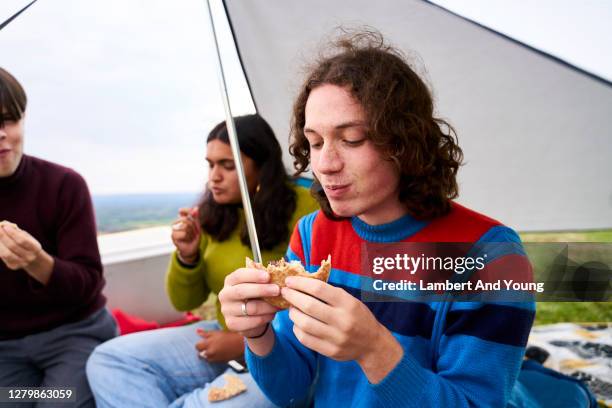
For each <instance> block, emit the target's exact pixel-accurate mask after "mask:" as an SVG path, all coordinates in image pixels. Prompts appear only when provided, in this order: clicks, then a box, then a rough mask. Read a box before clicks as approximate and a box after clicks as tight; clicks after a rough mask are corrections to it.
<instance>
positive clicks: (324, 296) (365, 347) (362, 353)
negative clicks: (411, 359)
mask: <svg viewBox="0 0 612 408" xmlns="http://www.w3.org/2000/svg"><path fill="white" fill-rule="evenodd" d="M285 284H286V285H287V287H285V288H283V289H282V296H283V297H284V298H285V299H286V300H287V301H288V302H289V303H291V304H292V307H291V308H290V309H289V318H290V319H291V320H292V321H293V323H294V325H293V332H294V334H295V336H296V338H297V339H298V340H299V341H300V343H302V344H303V345H304V346H306V347H308V348H310V349H311V350H314V351H316V352H318V353H320V354H323V355H324V356H327V357H329V358H332V359H334V360H338V361H349V360H354V361H356V362H357V363H358V364H359V365H360V366H361V369H362V370H363V372H364V373H365V374H366V376H367V377H368V380H370V382H372V383H378V382H380V381H381V380H382V379H383V378H384V377H385V376H386V375H387V374H388V373H389V372H390V371H391V370H392V369H393V368H394V367H395V366H396V365H397V363H398V362H399V361H400V360H401V358H402V356H403V354H404V351H403V349H402V346H401V345H400V344H399V342H398V341H397V340H396V339H395V337H393V335H392V334H391V332H390V331H389V330H387V329H386V328H385V327H384V326H383V325H381V324H380V323H379V322H378V321H377V320H376V318H375V317H374V315H373V314H372V312H371V311H370V310H369V309H368V308H367V306H366V305H365V304H363V303H362V302H360V301H359V300H357V299H356V298H355V297H353V296H352V295H350V294H348V293H347V292H346V291H344V290H343V289H341V288H337V287H335V286H332V285H329V284H328V283H325V282H321V281H319V280H317V279H309V278H304V277H299V276H291V277H288V278H287V279H286V280H285Z"/></svg>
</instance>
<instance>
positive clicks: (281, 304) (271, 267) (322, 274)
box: [246, 255, 331, 309]
mask: <svg viewBox="0 0 612 408" xmlns="http://www.w3.org/2000/svg"><path fill="white" fill-rule="evenodd" d="M246 267H247V268H254V269H261V270H264V271H268V273H269V274H270V283H274V284H276V285H278V286H280V287H281V288H283V287H285V286H286V285H285V278H287V276H304V277H306V278H313V279H318V280H320V281H323V282H327V279H329V273H330V271H331V255H329V256H328V257H327V259H324V260H323V261H321V266H320V267H319V270H318V271H317V272H315V273H308V272H306V270H305V269H304V267H303V266H302V264H301V263H299V262H298V261H291V262H286V261H285V260H284V259H281V260H280V261H273V262H270V263H269V264H268V266H267V267H264V266H263V265H262V264H260V263H259V262H254V261H253V260H251V259H250V258H248V257H247V259H246ZM263 300H265V301H266V302H268V303H269V304H271V305H272V306H276V307H278V308H279V309H287V308H288V307H289V306H291V305H290V304H289V302H287V301H286V300H285V299H284V298H283V297H282V296H274V297H264V298H263Z"/></svg>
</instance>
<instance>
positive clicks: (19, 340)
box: [0, 68, 117, 407]
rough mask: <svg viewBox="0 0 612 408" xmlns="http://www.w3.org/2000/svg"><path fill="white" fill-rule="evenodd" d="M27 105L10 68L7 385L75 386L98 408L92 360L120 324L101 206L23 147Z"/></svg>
mask: <svg viewBox="0 0 612 408" xmlns="http://www.w3.org/2000/svg"><path fill="white" fill-rule="evenodd" d="M26 104H27V97H26V94H25V92H24V90H23V88H22V86H21V85H20V84H19V82H18V81H17V80H16V79H15V78H14V77H13V76H12V75H11V74H10V73H9V72H7V71H6V70H4V69H2V68H0V387H25V386H28V387H59V388H66V387H73V388H74V391H75V392H74V393H73V396H72V399H71V401H72V402H73V403H75V402H76V404H75V405H76V406H79V407H86V406H92V407H93V406H94V400H93V397H92V396H91V391H90V389H89V385H88V384H87V378H86V376H85V363H86V361H87V358H88V356H89V354H90V352H91V351H92V350H93V349H94V348H95V347H96V346H97V345H98V344H100V343H102V342H104V341H106V340H108V339H110V338H112V337H114V336H115V335H116V332H117V329H116V325H115V322H114V320H113V318H112V316H111V315H110V314H109V313H108V311H107V310H106V309H105V307H104V305H105V302H106V300H105V298H104V296H103V295H102V293H101V291H102V288H103V287H104V278H103V277H102V263H101V261H100V253H99V251H98V244H97V238H96V225H95V219H94V213H93V206H92V203H91V197H90V194H89V191H88V188H87V185H86V184H85V181H84V180H83V178H82V177H81V176H80V175H79V174H78V173H76V172H75V171H73V170H71V169H68V168H66V167H63V166H60V165H57V164H54V163H51V162H48V161H45V160H42V159H38V158H36V157H32V156H28V155H25V154H24V153H23V139H24V121H25V112H26ZM19 406H25V405H23V404H21V403H20V404H19ZM38 406H42V405H40V404H39V405H38Z"/></svg>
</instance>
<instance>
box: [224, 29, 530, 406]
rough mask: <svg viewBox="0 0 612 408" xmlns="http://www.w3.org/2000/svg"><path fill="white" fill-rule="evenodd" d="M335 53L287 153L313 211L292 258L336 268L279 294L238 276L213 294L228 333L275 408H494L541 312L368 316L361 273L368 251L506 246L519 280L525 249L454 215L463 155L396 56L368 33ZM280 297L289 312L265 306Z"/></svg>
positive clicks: (387, 305)
mask: <svg viewBox="0 0 612 408" xmlns="http://www.w3.org/2000/svg"><path fill="white" fill-rule="evenodd" d="M336 45H337V47H336V48H334V51H335V52H334V53H333V54H332V55H328V56H325V57H323V58H322V59H321V60H320V61H318V62H317V63H316V65H315V66H314V67H313V68H312V69H311V70H310V73H309V75H308V76H307V79H306V81H305V82H304V85H303V86H302V88H301V90H300V92H299V94H298V97H297V100H296V103H295V105H294V110H293V119H292V127H291V129H292V144H291V153H292V154H293V156H294V157H295V167H296V169H297V173H298V174H299V173H301V172H303V171H305V170H306V169H307V168H308V167H310V168H311V169H312V171H313V173H314V175H315V177H316V181H315V183H314V185H313V189H314V192H315V194H316V195H317V197H318V199H319V202H320V204H321V207H322V211H317V212H315V213H313V214H310V215H308V216H306V217H304V218H302V219H301V220H300V221H299V223H298V225H297V226H296V228H295V230H294V232H293V235H292V238H291V241H290V244H289V248H288V250H287V254H286V257H287V258H288V259H289V260H294V261H299V262H301V263H302V264H303V265H304V267H305V269H306V270H307V271H311V272H312V271H316V269H317V267H318V265H319V264H320V263H321V261H322V260H324V259H327V257H328V255H331V262H332V268H333V269H332V271H331V273H330V276H329V280H328V282H327V283H325V282H321V281H319V280H317V279H308V278H304V277H290V278H287V279H286V281H285V285H286V287H282V289H279V287H278V286H276V285H274V284H271V283H268V282H269V280H268V279H269V277H266V276H260V275H261V270H258V269H250V268H241V269H238V270H236V271H235V272H233V273H232V274H230V275H229V276H228V277H227V278H226V281H225V286H224V287H223V290H222V291H221V292H220V294H219V299H220V301H221V305H222V308H223V311H224V314H225V321H226V323H227V326H228V327H229V328H230V329H231V330H234V331H237V332H239V333H241V334H242V335H244V336H245V338H246V339H247V351H246V357H247V363H248V366H249V369H250V370H251V373H252V375H253V378H254V379H255V381H256V382H257V384H258V385H259V386H260V387H261V389H262V391H263V392H264V393H265V394H266V395H267V396H268V397H269V398H270V399H271V400H272V401H273V402H274V403H276V404H278V405H286V404H287V403H289V401H291V400H294V399H300V398H303V397H304V396H305V395H308V393H309V392H313V395H314V401H315V405H316V406H322V407H332V406H342V407H400V406H401V407H434V406H435V407H437V406H449V407H467V406H483V407H485V406H486V407H503V406H505V405H506V401H507V399H508V396H509V391H510V390H511V388H512V386H513V384H514V382H515V379H516V377H517V374H518V371H519V367H520V364H521V360H522V357H523V353H524V347H525V344H526V341H527V336H528V334H529V330H530V328H531V324H532V321H533V317H534V304H533V303H532V302H529V301H527V302H522V303H521V302H517V303H512V304H510V303H507V304H501V303H486V304H485V303H483V302H469V303H461V302H455V303H451V302H447V303H445V302H438V301H429V300H420V301H408V302H406V301H404V302H402V301H401V300H402V298H401V295H400V296H399V297H398V298H397V299H396V300H398V301H395V302H383V301H378V302H364V299H365V296H367V295H368V293H369V292H372V293H374V294H375V290H374V289H375V287H374V286H373V283H372V282H373V281H374V279H375V278H374V277H373V275H372V271H371V270H367V269H368V268H367V267H363V266H362V265H364V263H363V262H364V259H366V260H367V258H364V257H365V256H366V254H365V251H366V248H367V245H371V244H376V243H385V244H391V243H402V244H404V243H406V244H407V243H411V242H433V243H441V242H464V243H472V244H473V243H476V244H477V246H475V248H480V247H481V246H482V245H481V244H484V243H490V242H502V243H511V244H512V245H507V248H509V249H507V252H504V253H501V252H500V253H497V254H496V255H497V258H496V261H500V262H503V261H504V260H508V259H512V260H513V261H514V262H516V263H515V265H519V266H521V267H523V266H525V265H527V266H528V264H527V263H526V259H525V257H524V256H523V253H522V249H521V245H520V240H519V238H518V236H517V234H516V233H515V232H514V231H513V230H511V229H510V228H508V227H505V226H503V225H501V224H500V223H499V222H497V221H495V220H492V219H491V218H488V217H486V216H484V215H482V214H478V213H476V212H474V211H471V210H469V209H467V208H465V207H463V206H461V205H459V204H457V203H456V202H454V201H453V199H454V198H455V197H457V194H458V188H457V181H456V175H457V170H458V168H459V165H460V163H461V159H462V152H461V149H460V148H459V147H458V146H457V143H456V138H455V137H454V132H453V129H452V128H451V127H450V126H449V125H448V124H446V122H444V121H442V120H440V119H437V118H435V117H434V116H433V112H434V107H433V102H432V97H431V94H430V92H429V90H428V89H427V86H426V85H425V83H424V82H423V81H422V80H421V78H419V76H418V75H417V74H416V73H415V72H414V71H413V70H412V69H411V68H410V66H409V65H408V64H407V63H406V61H405V59H404V58H403V57H402V55H401V53H400V52H399V51H398V50H396V49H394V48H392V47H390V46H388V45H386V44H385V43H384V41H383V40H382V37H381V36H380V35H379V34H376V33H371V32H366V33H361V34H358V35H354V36H352V37H345V38H343V39H341V40H340V41H339V42H338V43H337V44H336ZM406 244H404V246H403V247H402V246H400V245H397V244H396V246H394V248H405V247H406V246H405V245H406ZM370 248H371V247H370ZM478 255H479V253H476V254H475V255H474V256H475V257H477V256H478ZM365 265H368V264H367V263H366V264H365ZM498 265H499V264H498ZM364 269H365V270H364ZM421 272H422V271H421ZM451 272H453V271H452V270H451ZM406 275H410V274H408V273H407V274H406ZM451 275H453V273H451ZM396 276H397V275H396ZM417 276H418V275H417ZM274 290H277V291H279V292H280V294H281V295H282V297H283V298H284V299H285V300H287V301H288V302H289V303H290V304H291V307H290V308H289V310H288V311H282V312H277V310H276V309H275V308H273V307H272V306H270V305H269V304H267V303H265V302H264V301H262V300H261V299H260V298H262V297H265V296H269V294H270V293H272V292H274ZM372 293H370V294H372ZM243 308H245V309H247V313H248V317H245V316H243V314H241V309H243ZM272 320H273V323H272V324H270V322H272Z"/></svg>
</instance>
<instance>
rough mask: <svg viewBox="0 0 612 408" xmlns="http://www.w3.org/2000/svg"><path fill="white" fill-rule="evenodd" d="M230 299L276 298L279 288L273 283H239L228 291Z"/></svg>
mask: <svg viewBox="0 0 612 408" xmlns="http://www.w3.org/2000/svg"><path fill="white" fill-rule="evenodd" d="M228 290H229V292H230V293H231V297H232V299H241V300H247V299H256V298H261V297H268V296H278V295H279V294H280V288H279V287H278V285H275V284H273V283H267V284H262V283H241V284H239V285H234V286H232V287H231V288H229V289H228Z"/></svg>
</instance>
